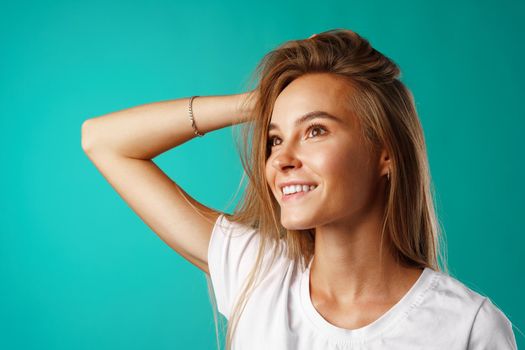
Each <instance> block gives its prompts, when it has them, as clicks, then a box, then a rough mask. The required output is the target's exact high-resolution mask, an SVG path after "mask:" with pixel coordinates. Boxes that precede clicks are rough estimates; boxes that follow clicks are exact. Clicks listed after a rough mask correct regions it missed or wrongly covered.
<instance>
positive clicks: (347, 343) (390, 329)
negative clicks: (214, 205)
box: [208, 214, 517, 350]
mask: <svg viewBox="0 0 525 350" xmlns="http://www.w3.org/2000/svg"><path fill="white" fill-rule="evenodd" d="M258 243H259V235H258V234H257V230H255V229H253V228H251V227H248V226H245V225H241V224H239V223H236V222H233V221H229V220H228V219H227V218H226V217H225V216H224V215H222V214H221V215H220V216H219V218H218V219H217V221H216V223H215V226H214V228H213V232H212V236H211V239H210V244H209V250H208V266H209V271H210V277H211V281H212V285H213V290H214V292H215V296H216V300H217V307H218V310H219V312H220V313H221V314H222V315H224V316H225V317H226V318H227V319H229V316H230V315H229V314H230V311H231V308H232V307H233V302H234V301H235V297H236V296H237V295H238V293H240V292H241V287H242V283H243V282H244V281H245V278H246V277H247V275H248V273H249V271H250V269H251V267H252V265H253V263H254V261H255V258H256V254H257V249H258ZM282 243H283V244H284V241H283V242H282ZM265 253H266V255H265V259H266V257H269V256H270V252H269V251H266V252H265ZM277 259H278V260H277V261H276V262H275V265H273V267H272V269H271V270H270V271H269V273H268V274H267V276H266V277H264V279H263V280H262V282H261V283H260V284H259V285H258V287H257V288H256V289H255V290H254V292H253V293H252V294H251V297H250V298H249V299H248V302H247V304H246V307H245V309H244V311H243V313H242V315H241V318H240V320H239V324H238V326H237V330H236V333H235V336H234V339H233V348H232V349H233V350H256V349H264V350H267V349H271V350H281V349H283V350H284V349H301V350H307V349H322V350H328V349H337V350H343V349H352V350H354V349H366V350H376V349H388V350H398V349H399V350H410V349H436V350H437V349H439V350H443V349H446V350H455V349H476V350H477V349H487V350H488V349H498V350H506V349H517V345H516V340H515V337H514V334H513V331H512V324H511V322H510V321H509V320H508V318H507V317H506V316H505V314H504V313H503V312H502V311H501V310H500V309H498V308H497V307H496V306H495V305H494V304H493V303H492V302H491V300H490V299H489V298H487V297H484V296H482V295H480V294H478V293H476V292H475V291H473V290H471V289H469V288H468V287H466V286H465V285H464V284H462V283H461V282H459V281H458V280H456V279H455V278H453V277H451V276H449V275H446V274H444V273H442V272H439V271H434V270H432V269H430V268H425V270H424V271H423V273H422V274H421V276H420V277H419V279H418V280H417V282H416V283H415V284H414V285H413V286H412V287H411V289H410V290H409V291H408V292H407V293H406V294H405V296H404V297H403V298H402V299H401V300H400V301H399V302H398V303H397V304H395V305H394V306H393V307H392V308H391V309H390V310H388V311H387V312H386V313H385V314H383V315H382V316H381V317H380V318H379V319H377V320H375V321H374V322H372V323H371V324H368V325H366V326H364V327H361V328H358V329H352V330H350V329H344V328H340V327H337V326H335V325H333V324H331V323H329V322H328V321H327V320H325V319H324V318H323V317H322V316H321V314H319V313H318V312H317V310H316V309H315V308H314V306H313V304H312V302H311V299H310V292H309V278H310V266H311V261H310V263H309V265H308V268H307V269H306V270H305V271H301V269H300V266H299V265H298V264H297V265H296V264H294V263H293V261H291V260H289V259H288V258H287V257H286V256H279V257H278V258H277ZM264 261H266V260H264Z"/></svg>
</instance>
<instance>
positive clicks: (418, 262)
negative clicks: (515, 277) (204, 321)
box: [208, 29, 516, 350]
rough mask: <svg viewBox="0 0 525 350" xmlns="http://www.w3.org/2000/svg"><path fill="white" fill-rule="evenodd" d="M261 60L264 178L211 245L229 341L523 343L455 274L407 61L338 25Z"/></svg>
mask: <svg viewBox="0 0 525 350" xmlns="http://www.w3.org/2000/svg"><path fill="white" fill-rule="evenodd" d="M257 68H258V69H257V70H256V72H258V74H259V76H258V78H259V84H258V86H257V89H256V92H257V99H256V100H255V101H254V109H253V111H252V113H251V120H250V123H246V124H245V125H244V126H245V128H244V129H242V131H243V134H242V136H243V142H242V145H243V146H244V147H243V149H242V151H243V152H242V160H243V166H244V170H245V172H246V173H247V175H248V178H249V180H250V181H249V183H248V186H247V188H246V191H245V192H244V196H243V198H242V200H241V201H240V203H239V205H238V207H237V208H236V209H235V212H234V214H233V215H231V216H230V215H229V216H226V215H221V216H220V217H219V219H218V220H217V223H216V225H215V228H214V230H213V233H212V238H211V241H210V246H209V253H208V254H209V260H208V263H209V267H210V276H211V280H212V283H213V291H214V292H215V295H216V297H217V305H218V308H219V311H221V313H223V314H224V315H225V316H226V317H227V319H228V331H227V341H226V347H227V348H228V349H229V348H230V347H231V348H236V349H248V348H249V349H258V348H260V349H267V348H272V349H353V348H355V347H356V346H357V347H359V348H366V349H372V350H374V349H407V348H418V349H419V348H421V349H422V348H424V349H428V348H434V349H443V348H447V349H478V348H479V349H481V348H497V349H515V348H516V343H515V339H514V335H513V332H512V324H511V323H510V321H509V320H508V318H507V317H506V316H505V315H504V314H503V312H502V311H501V310H499V309H498V308H497V307H496V306H495V305H494V304H493V303H492V302H491V301H490V299H489V298H488V297H486V296H482V295H481V294H478V293H477V292H475V291H473V290H471V289H469V288H468V287H466V286H465V285H464V284H463V283H461V282H460V281H458V280H457V279H455V278H454V277H452V276H450V275H449V274H448V268H447V266H446V259H445V258H444V257H443V255H444V254H443V253H444V251H443V248H442V247H441V244H440V241H441V239H442V238H443V237H442V235H441V231H440V227H439V225H438V219H437V215H436V213H435V209H434V202H433V188H432V183H431V177H430V173H429V166H428V159H427V154H426V145H425V140H424V136H423V130H422V127H421V124H420V122H419V118H418V115H417V112H416V109H415V103H414V98H413V95H412V94H411V92H410V90H409V89H408V88H407V87H406V86H405V85H404V84H403V83H402V82H401V81H400V80H399V75H400V70H399V68H398V66H397V65H396V64H395V63H394V62H393V61H392V60H391V59H389V58H388V57H386V56H384V55H383V54H381V53H380V52H379V51H377V50H376V49H374V48H373V47H372V46H371V45H370V44H369V42H368V41H367V40H366V39H364V38H363V37H361V36H360V35H358V34H357V33H355V32H353V31H350V30H344V29H334V30H329V31H326V32H323V33H318V34H316V35H315V36H311V37H310V38H308V39H307V40H292V41H289V42H286V43H284V44H283V45H281V46H280V47H278V48H276V49H275V50H272V51H271V52H269V53H268V54H267V55H266V56H265V57H264V59H263V60H262V61H261V63H260V65H259V66H258V67H257ZM248 140H252V142H251V143H250V142H249V141H248ZM440 265H441V266H440ZM241 315H242V317H241ZM483 329H487V330H488V329H490V330H491V332H490V333H489V332H486V333H484V332H483Z"/></svg>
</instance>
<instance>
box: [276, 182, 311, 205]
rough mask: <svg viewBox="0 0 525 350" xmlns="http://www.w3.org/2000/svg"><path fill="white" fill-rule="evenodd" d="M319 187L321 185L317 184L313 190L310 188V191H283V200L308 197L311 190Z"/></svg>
mask: <svg viewBox="0 0 525 350" xmlns="http://www.w3.org/2000/svg"><path fill="white" fill-rule="evenodd" d="M318 187H319V186H318V185H317V186H315V188H314V189H313V190H308V191H298V192H295V193H290V194H284V193H282V196H281V199H282V200H283V202H289V201H296V200H299V199H302V198H305V197H307V196H308V195H309V194H310V193H311V192H313V191H315V190H316V189H317V188H318Z"/></svg>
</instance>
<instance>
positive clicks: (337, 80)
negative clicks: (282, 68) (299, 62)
mask: <svg viewBox="0 0 525 350" xmlns="http://www.w3.org/2000/svg"><path fill="white" fill-rule="evenodd" d="M351 89H352V87H351V86H350V85H349V84H348V82H346V81H345V80H343V79H342V78H341V77H338V76H335V75H332V74H328V73H315V74H308V75H303V76H301V77H300V78H297V79H295V80H294V81H293V82H292V83H290V84H289V85H288V86H287V87H286V88H285V89H284V90H283V91H282V92H281V94H280V95H279V96H278V98H277V100H276V101H275V105H274V109H273V113H272V117H271V120H270V130H269V132H268V147H269V148H270V156H269V158H268V159H267V162H266V179H267V181H268V185H269V186H270V188H271V190H272V192H273V195H274V196H275V198H276V200H277V202H278V203H279V205H280V207H281V224H282V225H283V226H284V227H285V228H287V229H296V230H300V229H309V228H314V227H317V226H319V225H325V224H329V223H336V221H338V222H340V223H343V224H345V225H346V224H348V223H352V222H354V223H355V222H358V220H360V219H363V218H364V217H365V215H366V213H367V211H368V209H369V207H370V205H371V203H372V202H373V201H374V198H375V197H376V196H377V194H376V193H377V186H378V181H379V179H380V176H381V174H382V173H384V174H386V167H384V169H380V167H379V165H380V163H379V162H378V160H379V159H378V158H377V159H376V158H375V157H374V156H373V155H371V154H370V153H369V152H368V151H367V149H366V148H365V145H364V144H363V140H362V138H361V136H360V134H361V131H360V129H359V124H358V120H357V117H356V116H355V115H354V114H353V112H352V110H351V109H350V106H349V103H348V101H347V99H346V98H345V95H346V94H348V93H351ZM316 111H319V112H326V113H329V114H330V115H332V116H333V117H335V118H337V119H333V118H330V117H326V116H325V115H324V114H319V115H318V117H316V118H312V119H307V120H305V121H303V122H302V123H299V124H297V122H298V121H300V118H301V117H302V116H304V115H306V114H307V113H312V112H316ZM380 170H382V171H380ZM284 182H292V183H305V184H306V185H314V186H316V187H315V189H313V190H312V191H310V192H304V193H297V194H295V195H292V196H290V197H288V196H286V195H284V194H283V192H282V189H281V186H282V183H284ZM304 187H305V186H302V188H304ZM309 188H310V187H309Z"/></svg>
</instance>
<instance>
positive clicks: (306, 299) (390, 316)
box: [300, 259, 434, 343]
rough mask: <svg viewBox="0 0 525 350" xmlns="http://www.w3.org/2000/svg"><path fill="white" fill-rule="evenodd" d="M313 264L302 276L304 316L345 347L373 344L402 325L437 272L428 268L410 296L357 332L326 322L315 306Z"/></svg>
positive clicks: (301, 290) (414, 285)
mask: <svg viewBox="0 0 525 350" xmlns="http://www.w3.org/2000/svg"><path fill="white" fill-rule="evenodd" d="M312 261H313V259H311V260H310V262H309V263H308V266H307V268H306V269H305V270H304V271H303V273H302V274H301V280H300V299H301V306H302V309H303V312H304V313H305V314H306V316H307V318H308V319H309V320H310V322H311V323H313V325H314V327H315V328H316V329H317V330H319V331H320V332H321V333H324V334H325V335H326V336H328V337H330V338H331V339H333V340H334V341H339V342H342V343H350V342H363V341H365V340H370V339H371V338H373V337H375V336H376V335H379V334H380V333H382V332H384V331H385V330H386V329H387V328H389V327H390V326H392V325H394V324H397V322H398V321H400V320H401V318H402V317H404V316H406V315H407V314H408V312H409V311H410V309H411V308H412V307H413V306H415V304H417V303H418V302H419V301H420V299H421V297H422V296H423V294H424V293H423V292H424V291H425V290H426V289H427V288H428V287H429V285H430V280H431V277H432V272H434V270H432V269H431V268H429V267H425V268H424V270H423V272H422V273H421V275H420V276H419V278H418V279H417V281H416V282H415V283H414V284H413V285H412V287H411V288H410V289H409V290H408V292H406V293H405V295H404V296H403V297H402V298H401V299H400V300H399V301H398V302H397V303H396V304H395V305H394V306H392V307H391V308H390V309H389V310H388V311H387V312H386V313H384V314H383V315H381V317H379V318H378V319H377V320H375V321H374V322H372V323H370V324H368V325H366V326H363V327H360V328H356V329H345V328H341V327H338V326H335V325H333V324H331V323H330V322H328V321H327V320H325V319H324V318H323V316H321V314H319V312H318V311H317V310H316V309H315V307H314V305H313V304H312V300H311V297H310V288H309V283H310V267H311V265H312Z"/></svg>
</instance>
